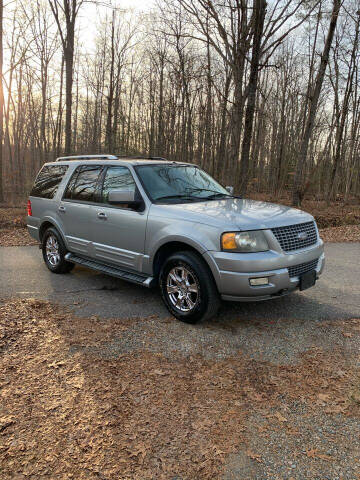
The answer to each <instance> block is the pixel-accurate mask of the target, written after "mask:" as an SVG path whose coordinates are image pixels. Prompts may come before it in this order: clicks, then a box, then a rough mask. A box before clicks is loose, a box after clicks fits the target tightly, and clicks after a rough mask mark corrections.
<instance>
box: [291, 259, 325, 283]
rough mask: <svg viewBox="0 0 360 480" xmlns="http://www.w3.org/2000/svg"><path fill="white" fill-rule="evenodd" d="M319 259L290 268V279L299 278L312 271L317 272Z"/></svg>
mask: <svg viewBox="0 0 360 480" xmlns="http://www.w3.org/2000/svg"><path fill="white" fill-rule="evenodd" d="M318 261H319V259H318V258H316V259H315V260H311V262H306V263H300V264H299V265H295V266H294V267H288V271H289V277H290V278H291V277H298V276H299V275H302V274H303V273H306V272H310V271H311V270H316V267H317V264H318Z"/></svg>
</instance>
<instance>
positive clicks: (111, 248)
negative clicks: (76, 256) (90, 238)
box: [93, 166, 147, 271]
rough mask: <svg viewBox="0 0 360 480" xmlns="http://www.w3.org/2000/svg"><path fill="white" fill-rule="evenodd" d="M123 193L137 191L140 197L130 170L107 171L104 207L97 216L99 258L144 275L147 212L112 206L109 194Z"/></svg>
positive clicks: (121, 168)
mask: <svg viewBox="0 0 360 480" xmlns="http://www.w3.org/2000/svg"><path fill="white" fill-rule="evenodd" d="M121 189H124V190H132V189H133V190H134V192H136V193H135V194H136V195H140V194H139V192H138V191H137V187H136V184H135V181H134V178H133V176H132V173H131V172H130V170H129V169H128V168H127V167H116V166H109V167H107V168H106V171H105V172H104V178H103V184H102V189H101V193H100V203H101V205H97V207H96V208H95V209H94V216H93V224H94V242H93V248H94V252H95V257H96V258H97V259H98V261H99V262H102V263H109V264H115V265H118V266H120V267H122V268H124V269H126V270H136V271H142V259H143V255H144V246H145V233H146V222H147V210H146V208H145V210H144V211H143V212H140V211H135V210H132V209H129V208H127V207H126V206H124V205H121V206H115V205H110V204H109V203H108V196H109V192H110V191H111V190H121Z"/></svg>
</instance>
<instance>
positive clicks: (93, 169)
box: [64, 165, 102, 202]
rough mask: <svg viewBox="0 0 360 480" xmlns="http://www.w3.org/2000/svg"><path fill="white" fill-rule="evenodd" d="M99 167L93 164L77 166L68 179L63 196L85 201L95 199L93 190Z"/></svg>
mask: <svg viewBox="0 0 360 480" xmlns="http://www.w3.org/2000/svg"><path fill="white" fill-rule="evenodd" d="M101 168H102V167H100V166H95V165H84V166H82V167H78V168H77V169H76V170H75V172H74V173H73V176H72V177H71V179H70V182H69V184H68V186H67V188H66V191H65V195H64V198H65V199H71V200H81V201H87V202H93V201H95V200H94V198H95V190H96V185H97V181H98V178H99V175H100V172H101Z"/></svg>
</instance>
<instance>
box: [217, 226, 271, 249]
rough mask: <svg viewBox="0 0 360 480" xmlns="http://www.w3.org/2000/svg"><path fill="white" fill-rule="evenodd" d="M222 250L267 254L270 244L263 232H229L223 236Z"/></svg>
mask: <svg viewBox="0 0 360 480" xmlns="http://www.w3.org/2000/svg"><path fill="white" fill-rule="evenodd" d="M221 248H222V250H225V251H230V252H242V253H250V252H265V251H266V250H269V245H268V242H267V240H266V238H265V235H264V233H263V232H262V231H261V230H252V231H250V232H227V233H223V234H222V236H221Z"/></svg>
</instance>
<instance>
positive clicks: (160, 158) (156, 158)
mask: <svg viewBox="0 0 360 480" xmlns="http://www.w3.org/2000/svg"><path fill="white" fill-rule="evenodd" d="M116 156H117V158H129V159H132V160H164V161H167V160H166V158H164V157H149V156H148V155H116Z"/></svg>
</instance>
